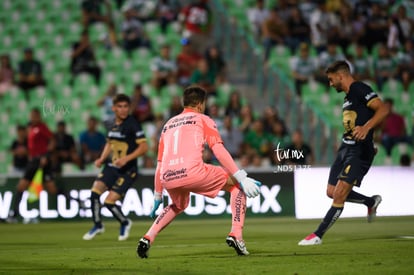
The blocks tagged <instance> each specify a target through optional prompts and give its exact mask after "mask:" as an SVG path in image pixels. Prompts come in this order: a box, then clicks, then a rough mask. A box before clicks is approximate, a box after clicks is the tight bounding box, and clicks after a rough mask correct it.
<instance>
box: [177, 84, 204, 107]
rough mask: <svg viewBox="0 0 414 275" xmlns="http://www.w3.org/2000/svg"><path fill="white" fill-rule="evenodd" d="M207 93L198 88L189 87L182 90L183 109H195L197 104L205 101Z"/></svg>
mask: <svg viewBox="0 0 414 275" xmlns="http://www.w3.org/2000/svg"><path fill="white" fill-rule="evenodd" d="M206 98H207V93H206V91H205V90H204V89H203V88H201V87H200V86H190V87H187V88H186V89H185V90H184V98H183V104H184V107H187V106H190V107H195V106H196V105H197V104H199V103H203V102H204V101H206Z"/></svg>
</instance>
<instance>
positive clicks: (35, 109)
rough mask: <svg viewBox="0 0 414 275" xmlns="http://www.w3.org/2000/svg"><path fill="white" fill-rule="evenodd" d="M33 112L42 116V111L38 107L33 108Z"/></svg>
mask: <svg viewBox="0 0 414 275" xmlns="http://www.w3.org/2000/svg"><path fill="white" fill-rule="evenodd" d="M31 112H33V113H37V114H39V115H40V113H41V112H40V109H39V108H38V107H33V108H32V110H31Z"/></svg>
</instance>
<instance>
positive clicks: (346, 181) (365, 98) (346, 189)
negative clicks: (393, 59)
mask: <svg viewBox="0 0 414 275" xmlns="http://www.w3.org/2000/svg"><path fill="white" fill-rule="evenodd" d="M326 74H327V76H328V79H329V84H330V86H332V87H334V88H335V89H336V90H337V92H338V93H339V92H342V91H343V92H345V94H346V95H345V99H344V104H343V106H342V109H343V125H344V128H345V130H344V134H343V137H342V144H341V146H340V148H339V149H338V154H337V157H336V159H335V161H334V163H333V164H332V166H331V169H330V173H329V179H328V186H327V195H328V196H329V197H330V198H332V199H333V203H332V206H331V208H330V209H329V210H328V212H327V213H326V215H325V217H324V219H323V220H322V222H321V224H320V225H319V227H318V228H317V229H316V231H315V232H313V233H311V234H310V235H308V236H307V237H306V238H305V239H303V240H301V241H300V242H299V245H318V244H321V243H322V237H323V235H324V234H325V233H326V231H327V230H328V229H329V228H330V227H331V226H332V225H333V224H334V223H335V221H336V220H337V219H338V218H339V216H340V215H341V213H342V211H343V209H344V204H345V201H348V202H354V203H360V204H364V205H366V206H367V207H368V222H371V221H372V219H373V218H374V217H375V214H376V210H377V207H378V205H379V204H380V202H381V196H379V195H375V196H372V197H366V196H364V195H362V194H360V193H357V192H355V191H353V190H352V188H353V187H354V186H357V187H359V186H360V185H361V181H362V179H363V178H364V176H365V174H366V173H367V172H368V170H369V168H370V166H371V164H372V161H373V159H374V156H375V154H376V149H375V147H374V143H373V129H374V128H375V127H376V126H377V125H378V124H380V123H381V121H382V120H383V119H384V118H385V117H386V115H387V110H386V108H385V106H384V104H383V103H382V101H381V99H380V98H379V97H378V95H377V94H376V93H375V92H374V91H373V90H372V89H371V88H370V87H369V86H368V85H366V84H364V83H362V82H360V81H355V79H354V78H353V77H352V75H351V73H350V68H349V66H348V63H347V62H346V61H336V62H334V63H333V64H331V65H330V66H329V67H328V69H327V70H326Z"/></svg>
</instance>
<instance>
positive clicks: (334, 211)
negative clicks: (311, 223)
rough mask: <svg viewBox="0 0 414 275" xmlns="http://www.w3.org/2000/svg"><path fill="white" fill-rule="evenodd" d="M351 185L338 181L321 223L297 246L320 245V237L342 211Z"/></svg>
mask: <svg viewBox="0 0 414 275" xmlns="http://www.w3.org/2000/svg"><path fill="white" fill-rule="evenodd" d="M352 187H353V185H351V184H349V183H347V182H345V181H342V180H338V183H337V184H336V186H335V190H334V192H333V203H332V206H331V208H329V210H328V212H327V213H326V215H325V217H324V218H323V220H322V222H321V223H320V224H319V226H318V228H317V229H316V230H315V232H313V233H311V234H310V235H308V236H307V237H306V238H305V239H303V240H301V241H300V242H299V245H317V244H321V243H322V237H323V235H324V234H325V233H326V231H327V230H328V229H329V228H330V227H331V226H332V225H333V224H334V223H335V222H336V220H337V219H338V218H339V216H340V215H341V214H342V211H343V210H344V203H345V200H346V198H347V196H348V194H349V192H351V190H352Z"/></svg>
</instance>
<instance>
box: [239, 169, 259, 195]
mask: <svg viewBox="0 0 414 275" xmlns="http://www.w3.org/2000/svg"><path fill="white" fill-rule="evenodd" d="M233 177H235V178H236V180H237V181H238V182H239V184H240V187H241V188H242V190H243V192H244V193H245V194H246V196H247V197H248V198H254V197H256V196H257V195H259V193H260V185H262V183H261V182H260V181H257V180H255V179H252V178H249V177H247V173H246V171H244V170H239V171H237V172H236V173H234V174H233Z"/></svg>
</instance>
